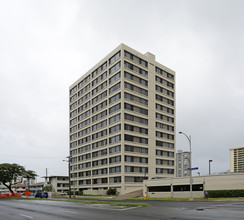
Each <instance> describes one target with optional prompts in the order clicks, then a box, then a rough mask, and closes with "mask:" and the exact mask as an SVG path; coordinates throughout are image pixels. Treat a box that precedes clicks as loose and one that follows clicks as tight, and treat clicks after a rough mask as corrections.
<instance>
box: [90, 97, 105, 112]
mask: <svg viewBox="0 0 244 220" xmlns="http://www.w3.org/2000/svg"><path fill="white" fill-rule="evenodd" d="M106 106H107V100H105V101H103V102H101V103H99V104H98V105H96V106H94V107H93V108H92V113H95V112H97V111H99V110H101V109H103V108H104V107H106Z"/></svg>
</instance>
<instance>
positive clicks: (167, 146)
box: [156, 140, 174, 149]
mask: <svg viewBox="0 0 244 220" xmlns="http://www.w3.org/2000/svg"><path fill="white" fill-rule="evenodd" d="M156 146H158V147H166V148H171V149H174V144H173V143H168V142H165V141H158V140H156Z"/></svg>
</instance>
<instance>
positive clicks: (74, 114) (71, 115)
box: [70, 110, 77, 118]
mask: <svg viewBox="0 0 244 220" xmlns="http://www.w3.org/2000/svg"><path fill="white" fill-rule="evenodd" d="M76 115H77V110H74V111H72V112H70V118H73V117H74V116H76Z"/></svg>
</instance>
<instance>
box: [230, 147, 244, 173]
mask: <svg viewBox="0 0 244 220" xmlns="http://www.w3.org/2000/svg"><path fill="white" fill-rule="evenodd" d="M230 172H235V173H238V172H241V173H244V147H235V148H231V149H230Z"/></svg>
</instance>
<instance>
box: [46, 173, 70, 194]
mask: <svg viewBox="0 0 244 220" xmlns="http://www.w3.org/2000/svg"><path fill="white" fill-rule="evenodd" d="M48 184H50V185H52V188H53V190H52V191H53V192H59V193H67V192H68V191H69V177H68V176H49V177H48Z"/></svg>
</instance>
